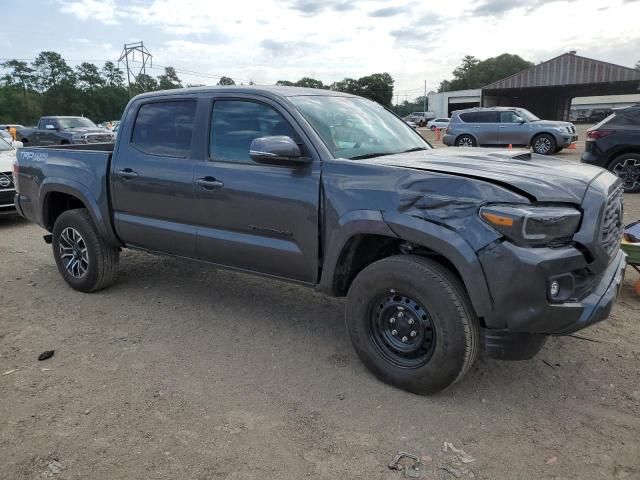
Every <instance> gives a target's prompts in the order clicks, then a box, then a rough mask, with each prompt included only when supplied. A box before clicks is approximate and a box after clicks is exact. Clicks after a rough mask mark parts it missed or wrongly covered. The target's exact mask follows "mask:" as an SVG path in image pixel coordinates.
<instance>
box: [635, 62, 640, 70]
mask: <svg viewBox="0 0 640 480" xmlns="http://www.w3.org/2000/svg"><path fill="white" fill-rule="evenodd" d="M635 69H636V70H640V60H638V61H637V62H636V66H635Z"/></svg>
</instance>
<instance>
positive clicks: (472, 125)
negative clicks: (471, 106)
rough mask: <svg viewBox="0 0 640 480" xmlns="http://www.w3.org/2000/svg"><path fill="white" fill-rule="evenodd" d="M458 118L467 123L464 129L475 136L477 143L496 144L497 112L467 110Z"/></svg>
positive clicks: (498, 119) (498, 120)
mask: <svg viewBox="0 0 640 480" xmlns="http://www.w3.org/2000/svg"><path fill="white" fill-rule="evenodd" d="M460 118H461V119H462V120H463V121H464V122H465V123H467V124H468V125H467V129H466V130H468V132H469V133H471V134H472V135H473V136H474V137H475V138H476V140H477V142H478V144H479V145H496V144H498V126H499V124H500V123H499V122H500V118H499V113H498V112H496V111H489V112H467V113H462V114H461V115H460Z"/></svg>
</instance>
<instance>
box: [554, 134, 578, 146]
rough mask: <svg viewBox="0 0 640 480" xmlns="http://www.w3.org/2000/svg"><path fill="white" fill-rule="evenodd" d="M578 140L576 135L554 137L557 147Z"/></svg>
mask: <svg viewBox="0 0 640 480" xmlns="http://www.w3.org/2000/svg"><path fill="white" fill-rule="evenodd" d="M577 141H578V135H560V136H557V137H556V142H557V143H558V146H559V147H562V148H565V147H568V146H569V145H571V144H572V143H576V142H577Z"/></svg>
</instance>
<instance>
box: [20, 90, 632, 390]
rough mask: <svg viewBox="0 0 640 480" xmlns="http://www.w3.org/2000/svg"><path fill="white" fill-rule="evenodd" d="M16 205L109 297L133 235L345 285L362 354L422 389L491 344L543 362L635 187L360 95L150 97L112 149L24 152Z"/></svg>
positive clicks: (161, 247)
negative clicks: (451, 145)
mask: <svg viewBox="0 0 640 480" xmlns="http://www.w3.org/2000/svg"><path fill="white" fill-rule="evenodd" d="M14 174H15V177H16V180H17V183H16V190H17V194H16V201H15V203H16V206H17V208H18V211H19V212H20V213H21V215H23V216H24V217H25V218H27V219H29V220H31V221H34V222H37V223H38V224H40V225H41V226H42V227H43V228H44V229H46V230H47V231H48V232H50V234H47V235H45V240H46V241H47V242H50V243H52V244H53V255H54V257H55V261H56V264H57V266H58V269H59V271H60V274H61V275H62V277H63V278H64V280H65V281H66V282H67V283H68V284H69V285H70V286H71V287H73V288H75V289H77V290H80V291H83V292H93V291H96V290H100V289H102V288H105V287H107V286H108V285H110V284H111V283H113V282H114V281H115V279H116V274H117V270H118V258H119V252H120V250H121V249H122V248H132V249H141V250H145V251H151V252H157V253H162V254H168V255H174V256H178V257H185V258H191V259H196V260H199V261H202V262H206V263H209V264H215V265H219V266H223V267H226V268H231V269H236V270H241V271H245V272H251V273H256V274H260V275H264V276H267V277H273V278H279V279H283V280H287V281H291V282H296V283H299V284H301V285H306V286H309V287H314V288H316V289H317V290H319V291H320V292H323V293H325V294H328V295H333V296H346V297H347V301H346V324H347V331H348V334H349V337H350V339H351V341H352V343H353V346H354V347H355V350H356V352H357V354H358V355H359V357H360V358H361V359H362V361H363V362H364V363H365V364H366V365H367V367H368V368H369V369H370V370H371V371H372V372H373V373H374V374H375V375H376V376H377V377H378V378H380V379H382V380H383V381H385V382H388V383H390V384H392V385H395V386H397V387H400V388H403V389H406V390H408V391H411V392H415V393H419V394H427V393H433V392H436V391H438V390H441V389H443V388H445V387H447V386H448V385H450V384H452V383H453V382H455V381H456V380H458V379H459V378H461V377H462V376H463V375H464V374H465V373H466V372H467V371H468V370H469V368H470V367H471V365H472V364H473V362H474V360H475V359H476V357H477V355H478V353H479V351H480V350H481V349H483V350H484V351H485V352H486V353H487V354H488V355H490V356H493V357H497V358H503V359H526V358H531V357H532V356H533V355H535V354H536V353H537V351H538V350H539V349H540V348H541V346H542V344H543V343H544V341H545V339H546V338H547V336H548V335H563V334H568V333H571V332H575V331H576V330H579V329H581V328H584V327H586V326H588V325H591V324H593V323H595V322H598V321H600V320H603V319H605V318H606V317H607V316H608V314H609V312H610V311H611V308H612V305H613V303H614V301H615V299H616V296H617V293H618V288H619V285H620V282H621V281H622V277H623V273H624V267H625V255H624V254H623V253H622V252H621V251H620V249H619V244H620V239H621V231H622V200H621V199H622V193H621V188H620V180H619V179H618V178H617V177H615V176H614V175H612V174H611V173H609V172H607V171H606V170H603V169H601V168H598V167H592V166H587V165H580V164H575V163H570V162H565V161H561V160H555V159H554V160H550V159H547V158H545V157H542V156H537V155H535V154H531V153H525V154H515V153H513V152H508V151H504V150H502V151H492V150H486V149H485V150H480V149H473V148H469V149H439V150H434V149H432V147H431V146H430V145H429V144H428V143H427V142H426V141H425V140H424V139H423V138H422V137H421V136H420V135H419V134H418V133H416V132H415V131H414V130H413V129H411V128H410V127H409V126H407V125H406V123H405V122H403V121H402V120H401V119H400V118H398V117H397V116H395V115H394V114H393V113H391V112H389V111H388V110H386V109H385V108H383V107H382V106H380V105H378V104H376V103H374V102H371V101H369V100H365V99H363V98H359V97H355V96H352V95H347V94H343V93H340V92H332V91H326V90H313V89H298V88H287V87H274V88H264V87H260V88H258V87H233V88H231V87H225V88H190V89H186V90H171V91H167V92H154V93H147V94H143V95H139V96H137V97H135V98H134V99H133V100H131V102H130V103H129V105H128V106H127V109H126V111H125V114H124V117H123V122H122V124H121V125H120V135H119V136H118V139H117V141H116V143H115V145H113V144H100V145H69V146H58V147H50V148H29V147H27V148H22V149H21V150H20V152H19V154H18V161H17V164H16V167H15V172H14Z"/></svg>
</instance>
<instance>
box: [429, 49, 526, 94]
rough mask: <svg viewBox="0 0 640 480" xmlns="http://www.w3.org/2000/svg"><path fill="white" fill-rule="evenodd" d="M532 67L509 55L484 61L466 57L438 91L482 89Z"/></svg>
mask: <svg viewBox="0 0 640 480" xmlns="http://www.w3.org/2000/svg"><path fill="white" fill-rule="evenodd" d="M532 66H533V63H532V62H529V61H527V60H524V59H523V58H521V57H520V56H518V55H511V54H509V53H503V54H502V55H498V56H497V57H491V58H487V59H486V60H478V59H477V58H475V57H473V56H471V55H466V56H465V57H464V58H463V59H462V63H461V64H460V65H458V66H457V67H456V68H455V69H454V70H453V72H452V74H453V80H443V81H442V82H441V83H440V87H439V88H438V91H439V92H444V91H451V90H466V89H469V88H482V87H484V86H486V85H489V84H490V83H493V82H495V81H497V80H500V79H503V78H505V77H508V76H510V75H513V74H514V73H518V72H520V71H522V70H525V69H527V68H529V67H532Z"/></svg>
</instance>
